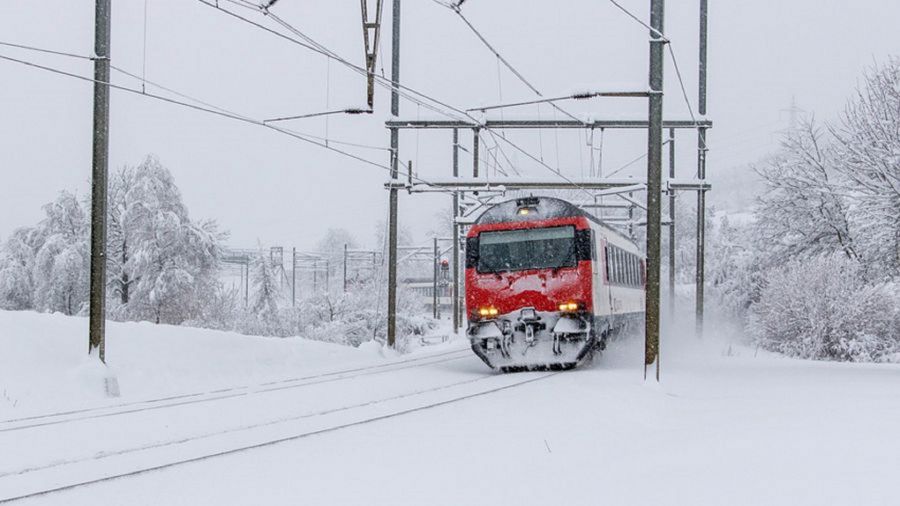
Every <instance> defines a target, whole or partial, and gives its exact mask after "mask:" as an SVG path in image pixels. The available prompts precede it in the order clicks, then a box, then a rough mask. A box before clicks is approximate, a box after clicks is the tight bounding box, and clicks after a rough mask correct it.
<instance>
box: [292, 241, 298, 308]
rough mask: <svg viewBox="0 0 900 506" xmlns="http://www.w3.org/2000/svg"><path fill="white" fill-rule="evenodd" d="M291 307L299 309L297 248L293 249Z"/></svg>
mask: <svg viewBox="0 0 900 506" xmlns="http://www.w3.org/2000/svg"><path fill="white" fill-rule="evenodd" d="M291 307H297V248H296V247H294V248H291Z"/></svg>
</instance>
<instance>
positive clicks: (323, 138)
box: [110, 65, 390, 151]
mask: <svg viewBox="0 0 900 506" xmlns="http://www.w3.org/2000/svg"><path fill="white" fill-rule="evenodd" d="M110 68H111V69H113V70H115V71H116V72H119V73H121V74H124V75H126V76H128V77H131V78H133V79H137V80H139V81H141V82H144V83H146V84H149V85H151V86H154V87H156V88H159V89H161V90H163V91H165V92H168V93H171V94H173V95H175V96H178V97H181V98H184V99H186V100H191V101H193V102H196V103H198V104H201V105H203V106H206V107H209V108H211V109H216V110H218V111H221V112H224V113H230V112H231V111H229V110H228V109H224V108H222V107H219V106H217V105H214V104H211V103H209V102H205V101H203V100H200V99H198V98H196V97H192V96H190V95H187V94H184V93H181V92H179V91H176V90H173V89H172V88H168V87H166V86H163V85H161V84H159V83H157V82H154V81H149V80H146V79H143V78H141V77H140V76H138V75H136V74H134V73H131V72H128V71H127V70H125V69H123V68H121V67H117V66H115V65H110ZM132 91H134V90H132ZM141 93H144V92H143V91H142V92H141ZM293 131H294V132H297V131H296V130H293ZM297 133H299V134H300V135H303V136H304V137H309V138H310V139H316V140H320V141H324V142H326V144H327V143H335V144H341V145H344V146H352V147H356V148H363V149H373V150H378V151H390V150H389V149H388V148H385V147H383V146H373V145H370V144H360V143H356V142H349V141H341V140H334V139H329V138H328V137H320V136H317V135H313V134H310V133H307V132H297Z"/></svg>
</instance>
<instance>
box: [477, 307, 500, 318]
mask: <svg viewBox="0 0 900 506" xmlns="http://www.w3.org/2000/svg"><path fill="white" fill-rule="evenodd" d="M498 314H500V311H498V310H497V308H495V307H494V306H488V307H482V308H479V309H478V315H479V316H497V315H498Z"/></svg>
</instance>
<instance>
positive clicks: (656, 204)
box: [644, 0, 667, 381]
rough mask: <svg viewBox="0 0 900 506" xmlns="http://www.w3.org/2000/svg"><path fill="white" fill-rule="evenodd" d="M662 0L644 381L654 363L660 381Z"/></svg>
mask: <svg viewBox="0 0 900 506" xmlns="http://www.w3.org/2000/svg"><path fill="white" fill-rule="evenodd" d="M664 9H665V7H664V0H650V27H651V30H650V39H651V40H650V98H649V100H648V102H649V128H648V131H647V288H646V306H647V307H646V309H645V332H646V335H645V341H644V378H646V377H647V367H648V366H650V365H652V364H654V363H655V364H656V380H657V381H659V267H660V258H659V253H660V228H661V227H660V222H661V208H660V200H661V199H660V197H661V195H660V192H661V190H662V132H663V130H662V113H663V49H664V47H665V44H666V42H667V41H666V40H665V38H663V33H662V32H663V12H664Z"/></svg>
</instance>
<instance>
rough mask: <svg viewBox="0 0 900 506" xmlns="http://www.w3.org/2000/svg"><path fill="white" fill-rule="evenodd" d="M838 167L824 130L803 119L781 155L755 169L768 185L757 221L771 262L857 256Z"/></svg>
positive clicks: (792, 132) (792, 131) (758, 229)
mask: <svg viewBox="0 0 900 506" xmlns="http://www.w3.org/2000/svg"><path fill="white" fill-rule="evenodd" d="M836 166H837V157H836V155H835V153H834V150H833V148H832V147H831V143H830V142H829V139H827V138H826V134H825V132H824V131H823V129H822V128H820V127H818V126H817V125H816V123H815V121H814V120H813V119H804V120H803V122H802V124H801V125H800V127H799V128H797V129H794V130H791V131H789V132H788V133H787V134H786V135H785V137H784V139H783V140H782V145H781V151H780V152H779V153H778V154H777V155H776V156H774V157H773V158H771V159H770V160H769V161H768V162H767V163H765V164H763V165H762V166H760V167H757V168H756V171H757V173H758V174H759V175H760V176H761V177H762V178H763V180H764V182H765V184H766V190H765V193H764V194H763V195H762V196H761V197H760V199H759V204H758V206H757V211H756V215H757V219H756V223H757V231H758V234H759V241H760V242H763V243H765V244H767V250H766V255H767V257H768V258H767V260H768V263H769V264H771V265H777V264H779V263H781V262H783V261H785V260H787V259H790V258H795V257H797V256H817V255H820V254H829V253H832V252H836V251H838V252H842V253H843V254H844V255H846V256H847V257H848V258H852V259H855V258H857V253H856V250H855V245H854V241H853V239H852V236H851V234H850V227H849V216H848V207H847V205H846V203H845V201H844V198H843V196H842V194H841V192H840V191H839V188H840V183H839V181H838V180H837V178H838V175H837V173H836V170H837V169H836Z"/></svg>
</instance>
